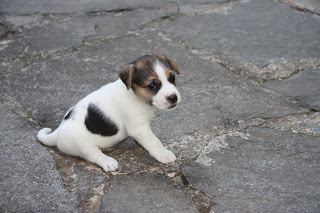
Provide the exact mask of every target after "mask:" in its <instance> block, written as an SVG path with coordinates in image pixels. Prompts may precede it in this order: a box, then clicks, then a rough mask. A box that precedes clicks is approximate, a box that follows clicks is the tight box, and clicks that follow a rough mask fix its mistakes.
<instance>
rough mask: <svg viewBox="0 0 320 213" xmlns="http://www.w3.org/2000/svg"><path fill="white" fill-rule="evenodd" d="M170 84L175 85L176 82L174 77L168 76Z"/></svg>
mask: <svg viewBox="0 0 320 213" xmlns="http://www.w3.org/2000/svg"><path fill="white" fill-rule="evenodd" d="M168 80H169V81H170V82H171V83H173V84H174V83H175V81H176V76H175V75H170V77H169V79H168Z"/></svg>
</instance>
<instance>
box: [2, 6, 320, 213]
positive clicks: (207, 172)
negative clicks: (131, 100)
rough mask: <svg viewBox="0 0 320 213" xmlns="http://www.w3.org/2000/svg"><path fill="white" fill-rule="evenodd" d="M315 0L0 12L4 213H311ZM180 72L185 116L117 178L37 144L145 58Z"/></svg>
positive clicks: (317, 131)
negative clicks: (163, 149) (164, 160)
mask: <svg viewBox="0 0 320 213" xmlns="http://www.w3.org/2000/svg"><path fill="white" fill-rule="evenodd" d="M319 35H320V2H319V1H318V0H303V1H302V0H238V1H236V0H234V1H231V0H230V1H226V0H213V1H205V0H199V1H196V0H178V1H163V0H151V1H142V0H122V1H109V0H105V1H104V0H94V1H92V0H83V1H76V0H63V1H62V0H57V1H50V0H28V1H22V0H1V1H0V63H1V66H0V101H1V103H0V111H1V113H0V118H1V122H0V132H1V134H0V141H1V142H0V149H1V153H0V160H1V170H0V174H1V176H0V177H1V179H0V180H1V181H0V184H1V185H0V187H1V191H0V212H218V213H219V212H290V213H291V212H320V176H319V174H320V157H319V156H320V36H319ZM150 53H163V54H165V55H167V56H169V57H171V58H172V59H173V60H174V61H175V62H176V64H177V65H178V66H179V68H180V70H181V75H179V76H178V78H177V85H178V88H179V90H180V92H181V95H182V98H183V101H182V104H181V105H180V106H179V107H178V109H176V110H175V111H173V112H169V113H165V112H157V113H156V116H155V118H154V121H153V124H152V128H153V130H154V132H155V133H156V135H157V136H159V138H160V139H161V140H162V141H163V143H164V144H165V146H167V147H168V148H169V149H170V150H172V151H173V152H174V153H175V154H176V155H177V156H178V160H177V162H175V163H173V164H170V165H162V164H160V163H158V162H156V161H155V160H154V159H152V158H151V157H150V156H149V155H148V154H147V152H146V151H145V150H144V149H142V148H141V147H140V146H139V145H137V144H136V142H135V141H133V140H132V139H130V138H129V139H127V140H125V141H124V142H122V143H120V144H119V145H117V147H115V148H112V149H108V150H104V152H105V153H107V154H108V155H110V156H112V157H114V158H115V159H117V160H118V161H119V165H120V168H119V170H118V171H116V172H112V173H105V172H103V171H102V169H101V168H99V167H98V166H96V165H93V164H91V163H88V162H86V161H84V160H81V159H79V158H76V157H71V156H66V155H64V154H62V153H60V152H59V151H57V149H56V148H48V147H45V146H43V145H41V144H40V143H39V142H38V141H37V139H36V133H37V130H39V129H40V128H41V127H51V128H56V127H57V126H58V125H59V123H60V120H61V119H62V117H63V115H64V113H65V112H66V110H67V109H68V108H69V107H70V106H72V105H73V104H75V103H76V102H77V101H78V100H80V99H81V98H82V97H84V96H85V95H86V94H88V93H90V92H92V91H94V90H96V89H98V88H99V87H100V86H102V85H104V84H106V83H108V82H111V81H114V80H116V79H117V78H118V72H119V71H120V70H122V69H123V67H124V65H125V64H126V63H128V62H130V61H133V60H134V59H136V58H138V57H139V56H141V55H143V54H150Z"/></svg>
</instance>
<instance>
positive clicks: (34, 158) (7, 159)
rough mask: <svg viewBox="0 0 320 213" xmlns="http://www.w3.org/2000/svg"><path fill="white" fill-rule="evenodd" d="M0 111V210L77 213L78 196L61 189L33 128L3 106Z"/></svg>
mask: <svg viewBox="0 0 320 213" xmlns="http://www.w3.org/2000/svg"><path fill="white" fill-rule="evenodd" d="M0 112H1V120H2V122H1V123H0V129H1V136H0V141H1V143H0V150H1V152H0V161H1V170H0V177H1V178H0V186H1V192H0V211H1V212H79V211H80V210H79V208H78V205H79V200H78V198H77V196H76V195H74V194H72V193H70V192H68V191H67V190H66V189H65V188H64V186H63V183H62V180H61V177H60V175H59V172H58V171H57V170H56V169H55V162H54V159H53V158H52V156H51V155H50V153H49V152H48V150H47V148H45V147H43V146H41V145H40V144H39V142H37V141H36V139H35V135H36V131H35V129H33V128H32V127H31V126H30V125H29V124H28V123H27V122H25V121H24V120H23V119H22V118H20V117H19V116H17V115H16V114H13V113H12V112H11V111H9V110H8V108H7V107H6V106H4V105H3V104H0ZM4 121H5V122H4Z"/></svg>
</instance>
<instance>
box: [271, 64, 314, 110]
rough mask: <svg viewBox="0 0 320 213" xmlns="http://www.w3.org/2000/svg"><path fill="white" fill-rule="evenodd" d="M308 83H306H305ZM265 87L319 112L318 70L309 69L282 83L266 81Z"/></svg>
mask: <svg viewBox="0 0 320 213" xmlns="http://www.w3.org/2000/svg"><path fill="white" fill-rule="evenodd" d="M306 82H308V83H306ZM265 85H266V87H267V88H269V89H270V90H272V91H275V92H277V93H280V94H283V95H285V96H288V97H291V98H293V99H294V100H297V101H299V102H301V104H302V105H305V106H306V107H309V108H311V109H314V110H318V111H319V110H320V68H319V67H318V68H314V69H312V68H310V69H306V70H303V71H301V72H299V73H298V74H296V75H293V76H292V77H291V78H289V79H285V80H282V81H280V82H279V81H268V82H266V84H265Z"/></svg>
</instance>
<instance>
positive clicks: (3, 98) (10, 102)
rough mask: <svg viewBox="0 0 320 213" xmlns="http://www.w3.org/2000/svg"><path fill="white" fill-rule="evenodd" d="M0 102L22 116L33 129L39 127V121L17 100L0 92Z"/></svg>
mask: <svg viewBox="0 0 320 213" xmlns="http://www.w3.org/2000/svg"><path fill="white" fill-rule="evenodd" d="M0 102H1V103H3V104H4V105H6V106H7V107H8V108H9V109H10V110H11V111H12V112H14V113H16V114H17V115H19V116H20V117H22V118H23V119H24V120H25V121H27V123H29V124H30V125H31V126H32V127H34V128H35V129H38V130H39V129H40V128H41V126H40V123H39V122H38V120H37V119H36V118H34V117H33V116H32V113H31V111H29V110H26V109H25V108H24V107H23V106H22V105H21V104H20V103H19V102H17V101H16V100H14V99H13V98H12V97H9V96H7V95H5V94H0Z"/></svg>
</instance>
